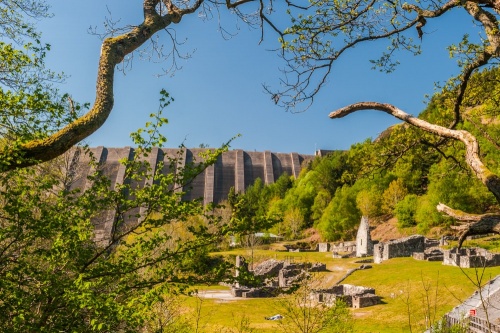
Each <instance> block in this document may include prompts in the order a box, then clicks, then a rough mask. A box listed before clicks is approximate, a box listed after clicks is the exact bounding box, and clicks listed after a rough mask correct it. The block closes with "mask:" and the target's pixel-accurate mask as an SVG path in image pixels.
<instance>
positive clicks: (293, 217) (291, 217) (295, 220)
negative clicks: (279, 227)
mask: <svg viewBox="0 0 500 333" xmlns="http://www.w3.org/2000/svg"><path fill="white" fill-rule="evenodd" d="M283 226H284V227H285V228H286V229H285V230H286V233H287V234H288V235H289V237H290V239H296V238H297V237H298V236H299V231H300V230H301V229H302V228H303V226H304V217H303V216H302V214H301V213H300V210H299V209H298V208H292V209H291V210H287V211H286V213H285V216H283Z"/></svg>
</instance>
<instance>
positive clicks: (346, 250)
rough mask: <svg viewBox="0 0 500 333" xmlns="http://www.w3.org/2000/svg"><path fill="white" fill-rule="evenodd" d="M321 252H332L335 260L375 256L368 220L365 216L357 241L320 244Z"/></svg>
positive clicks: (319, 249) (362, 219)
mask: <svg viewBox="0 0 500 333" xmlns="http://www.w3.org/2000/svg"><path fill="white" fill-rule="evenodd" d="M317 249H318V251H319V252H332V254H333V257H334V258H350V257H354V256H356V257H367V256H371V255H373V242H372V239H371V236H370V224H369V223H368V218H367V217H366V216H363V217H362V218H361V223H360V225H359V228H358V233H357V235H356V240H355V241H348V242H339V243H319V244H318V247H317Z"/></svg>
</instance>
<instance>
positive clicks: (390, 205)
mask: <svg viewBox="0 0 500 333" xmlns="http://www.w3.org/2000/svg"><path fill="white" fill-rule="evenodd" d="M406 194H408V191H407V190H406V188H405V186H404V184H403V181H402V180H401V179H397V180H394V181H392V182H391V183H390V184H389V187H388V188H387V189H386V190H385V191H384V193H383V194H382V207H383V209H384V211H385V212H386V213H388V214H392V213H393V211H394V208H396V205H397V204H398V202H400V201H401V200H403V199H404V197H405V196H406Z"/></svg>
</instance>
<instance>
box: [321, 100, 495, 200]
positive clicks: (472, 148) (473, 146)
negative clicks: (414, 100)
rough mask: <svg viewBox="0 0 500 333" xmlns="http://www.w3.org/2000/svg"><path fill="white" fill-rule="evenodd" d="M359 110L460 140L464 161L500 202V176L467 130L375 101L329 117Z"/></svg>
mask: <svg viewBox="0 0 500 333" xmlns="http://www.w3.org/2000/svg"><path fill="white" fill-rule="evenodd" d="M361 110H377V111H382V112H385V113H388V114H390V115H392V116H394V117H396V118H398V119H401V120H403V121H405V122H407V123H408V124H410V125H413V126H416V127H418V128H420V129H422V130H424V131H426V132H429V133H433V134H436V135H438V136H440V137H444V138H449V139H454V140H458V141H461V142H462V143H463V144H464V145H465V149H466V152H465V161H466V163H467V164H468V165H469V167H470V168H471V169H472V171H474V173H475V174H476V176H477V177H478V178H479V179H480V180H481V182H482V183H483V184H484V185H486V187H487V188H488V190H489V191H490V192H491V193H493V195H494V196H495V198H496V199H497V202H499V203H500V178H499V177H498V176H497V175H496V174H494V173H493V172H491V171H490V170H489V169H488V168H487V167H486V166H485V165H484V164H483V162H482V161H481V158H480V155H479V143H478V141H477V139H476V138H475V137H474V136H473V135H472V134H471V133H469V132H467V131H464V130H453V129H449V128H446V127H443V126H439V125H435V124H431V123H428V122H426V121H425V120H422V119H419V118H416V117H413V116H412V115H410V114H408V113H406V112H404V111H402V110H400V109H398V108H397V107H395V106H394V105H391V104H383V103H377V102H360V103H355V104H351V105H348V106H346V107H344V108H341V109H338V110H336V111H334V112H332V113H330V115H329V117H330V118H342V117H345V116H347V115H349V114H351V113H353V112H356V111H361Z"/></svg>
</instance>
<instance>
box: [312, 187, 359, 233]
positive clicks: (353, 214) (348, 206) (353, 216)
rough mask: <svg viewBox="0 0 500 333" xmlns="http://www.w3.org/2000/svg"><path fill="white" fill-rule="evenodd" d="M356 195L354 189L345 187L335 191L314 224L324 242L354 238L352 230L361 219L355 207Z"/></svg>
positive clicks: (356, 192)
mask: <svg viewBox="0 0 500 333" xmlns="http://www.w3.org/2000/svg"><path fill="white" fill-rule="evenodd" d="M357 194H358V191H357V189H356V188H354V187H350V186H347V185H344V186H343V187H342V188H339V189H337V192H336V193H335V196H334V197H333V199H332V201H330V203H329V204H328V207H327V208H326V209H325V211H324V212H323V216H322V217H321V219H320V220H319V221H318V222H317V224H316V227H317V228H318V230H319V231H320V233H321V236H322V237H323V238H324V239H325V240H339V239H342V238H345V239H350V238H352V237H353V236H354V230H355V229H354V228H355V226H356V225H357V224H359V220H360V219H361V212H360V211H359V209H358V208H357V206H356V197H357Z"/></svg>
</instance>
